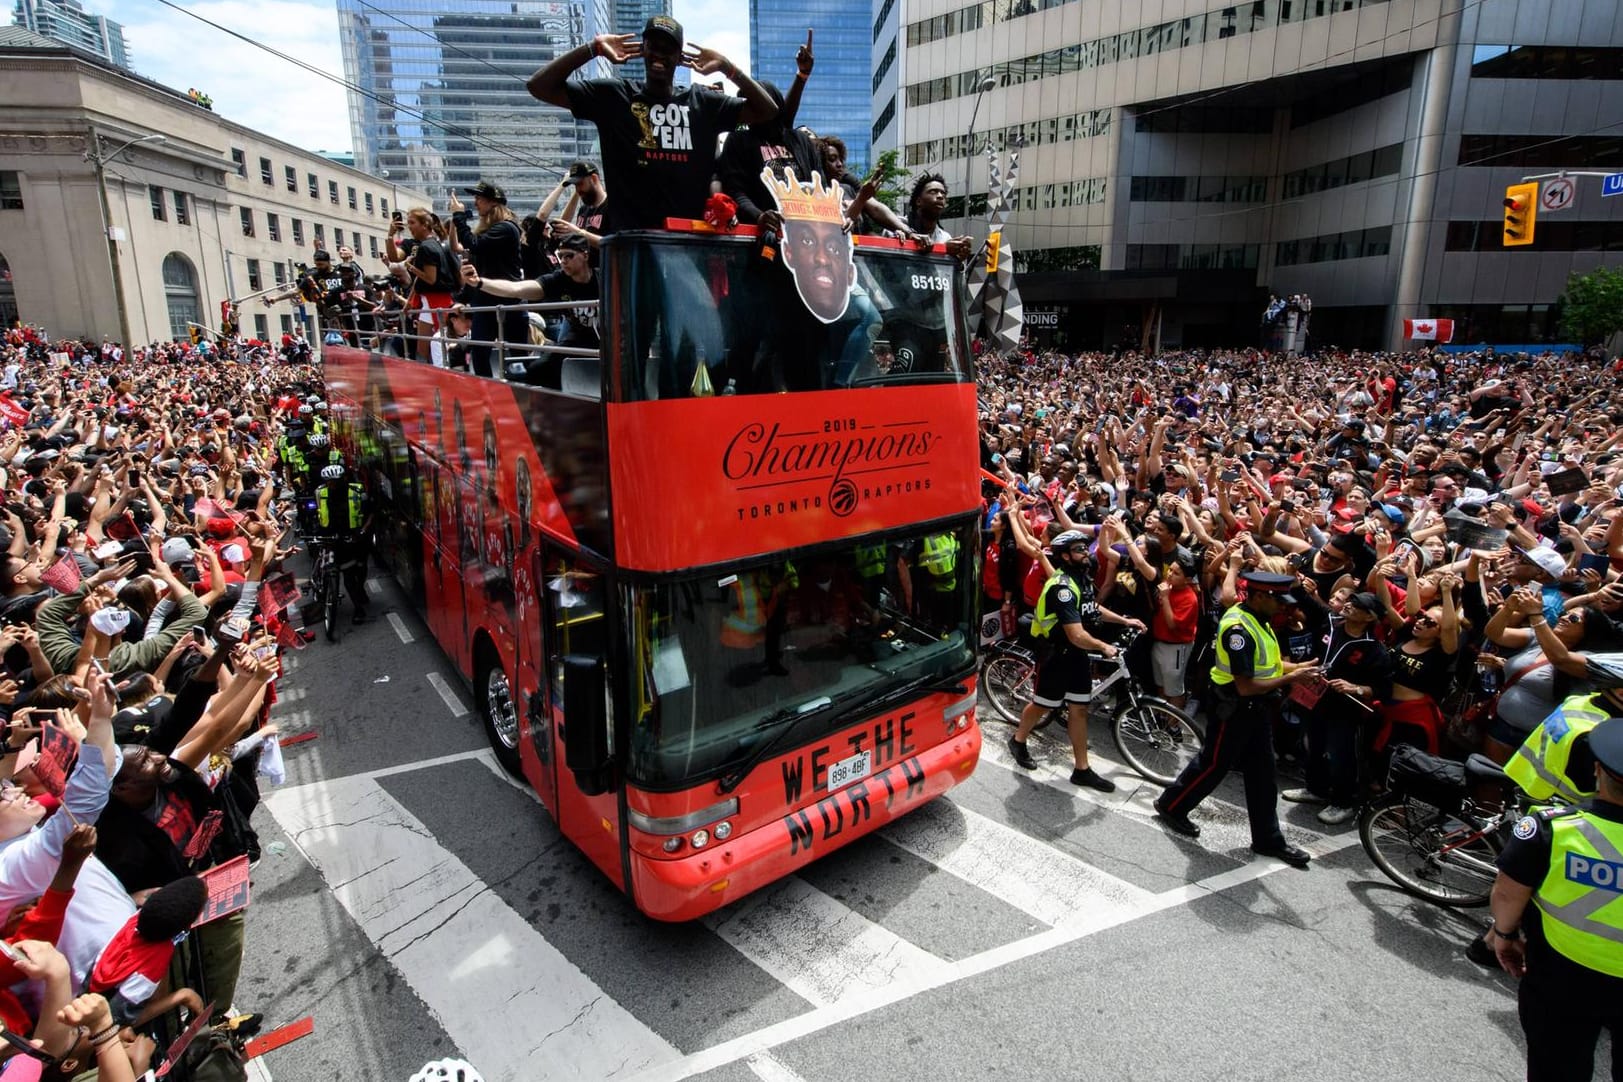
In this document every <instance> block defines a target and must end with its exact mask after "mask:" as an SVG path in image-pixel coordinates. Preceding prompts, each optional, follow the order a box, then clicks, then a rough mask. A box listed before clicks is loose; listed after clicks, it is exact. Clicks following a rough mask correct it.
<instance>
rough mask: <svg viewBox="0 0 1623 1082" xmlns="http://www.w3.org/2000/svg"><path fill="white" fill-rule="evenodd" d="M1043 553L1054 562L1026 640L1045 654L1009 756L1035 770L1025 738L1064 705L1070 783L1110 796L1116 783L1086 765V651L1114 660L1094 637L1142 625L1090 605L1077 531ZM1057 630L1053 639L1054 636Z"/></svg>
mask: <svg viewBox="0 0 1623 1082" xmlns="http://www.w3.org/2000/svg"><path fill="white" fill-rule="evenodd" d="M1048 551H1049V553H1050V554H1051V555H1052V556H1053V558H1054V561H1055V563H1054V564H1052V565H1050V566H1049V570H1050V572H1051V573H1050V574H1049V576H1048V581H1047V582H1045V583H1044V584H1043V592H1042V594H1041V596H1039V597H1038V598H1037V610H1036V613H1035V615H1034V617H1033V619H1032V623H1031V636H1032V638H1033V639H1035V640H1036V641H1037V643H1038V646H1039V649H1041V650H1042V651H1043V654H1044V656H1043V657H1042V659H1041V660H1040V661H1039V662H1038V664H1037V676H1036V679H1035V680H1034V681H1033V683H1032V696H1031V702H1030V703H1028V704H1027V705H1026V708H1025V710H1024V711H1022V712H1021V714H1020V726H1019V728H1018V729H1016V730H1015V734H1014V736H1012V737H1010V738H1009V753H1010V754H1011V755H1013V756H1014V761H1015V762H1016V763H1019V764H1020V765H1021V766H1022V767H1024V768H1025V769H1027V770H1035V769H1037V760H1036V759H1034V758H1032V755H1031V751H1030V749H1028V748H1027V747H1026V738H1027V737H1029V736H1030V735H1031V731H1032V730H1033V729H1035V728H1036V727H1037V726H1038V724H1039V723H1040V722H1041V721H1042V720H1043V718H1044V717H1046V716H1047V715H1048V712H1049V711H1050V710H1053V709H1056V708H1057V707H1060V706H1064V707H1065V716H1066V722H1067V729H1068V730H1069V733H1070V737H1071V754H1072V755H1073V756H1074V758H1075V761H1076V766H1075V768H1074V769H1073V770H1072V771H1071V784H1072V785H1082V786H1086V787H1087V788H1089V789H1097V790H1099V791H1100V792H1102V793H1111V792H1115V789H1116V783H1115V782H1113V781H1111V780H1110V779H1109V778H1106V777H1104V776H1103V775H1101V774H1099V773H1098V772H1097V771H1096V770H1094V769H1093V767H1092V766H1090V765H1089V764H1088V699H1089V698H1090V697H1091V695H1092V692H1093V660H1092V659H1091V658H1090V657H1088V651H1090V650H1092V651H1095V652H1097V653H1100V654H1103V655H1104V656H1105V657H1107V658H1113V657H1115V656H1116V648H1115V647H1114V646H1112V645H1111V644H1110V643H1108V642H1105V641H1104V640H1102V639H1100V638H1098V637H1096V635H1095V634H1094V632H1096V631H1098V630H1100V628H1101V626H1102V625H1103V624H1105V623H1107V622H1108V623H1117V624H1123V625H1126V626H1128V627H1136V628H1138V629H1140V630H1143V627H1144V624H1143V622H1142V621H1139V620H1131V619H1128V618H1127V617H1124V616H1120V615H1118V614H1116V613H1113V612H1111V611H1109V610H1108V609H1103V608H1100V607H1099V605H1098V603H1097V602H1095V601H1094V599H1093V580H1092V577H1091V575H1090V574H1089V565H1090V564H1091V562H1092V561H1091V558H1090V557H1089V555H1088V539H1087V537H1086V536H1085V535H1084V534H1083V533H1082V531H1080V530H1067V531H1065V532H1064V533H1062V534H1060V535H1059V536H1058V537H1056V538H1054V540H1053V541H1051V542H1049V545H1048ZM1044 563H1045V564H1048V561H1046V560H1045V561H1044ZM1056 629H1057V630H1058V631H1059V634H1058V635H1055V634H1054V632H1055V630H1056Z"/></svg>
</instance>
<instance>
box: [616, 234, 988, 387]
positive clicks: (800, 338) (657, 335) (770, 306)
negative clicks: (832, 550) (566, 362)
mask: <svg viewBox="0 0 1623 1082" xmlns="http://www.w3.org/2000/svg"><path fill="white" fill-rule="evenodd" d="M609 248H610V250H611V252H610V258H611V259H612V260H614V261H615V273H616V275H617V281H618V283H619V288H620V289H621V290H622V296H623V297H624V298H625V301H626V303H623V304H621V305H619V306H618V311H619V319H620V326H619V345H618V354H619V357H620V362H619V363H620V364H621V366H622V372H621V374H620V380H619V386H620V391H619V393H620V396H621V397H622V398H623V399H626V400H630V401H640V400H648V399H657V398H685V397H694V396H702V395H709V394H728V393H731V394H777V393H781V392H785V391H816V390H832V389H837V388H845V387H861V386H872V385H878V384H906V383H935V382H967V381H969V380H970V379H971V378H972V377H971V374H970V363H969V357H968V347H967V341H968V340H967V336H966V334H965V329H964V314H963V309H962V304H961V301H960V297H961V293H962V290H961V288H959V285H958V283H957V279H956V278H955V274H956V267H955V266H954V264H953V263H952V262H951V261H950V260H949V259H947V258H945V257H943V256H933V255H930V254H928V253H925V252H919V251H916V250H906V249H904V250H890V249H866V248H859V249H857V251H856V256H855V259H856V280H855V285H854V286H853V288H852V290H851V293H850V297H849V300H848V303H847V304H846V308H845V311H844V313H843V314H842V315H841V316H840V317H839V318H838V319H836V320H834V321H833V322H832V323H823V322H821V321H820V320H819V319H818V318H817V317H816V316H814V315H813V314H812V313H811V312H810V311H809V310H808V309H807V308H806V305H805V304H804V303H803V302H802V301H801V299H800V296H799V294H797V293H796V291H795V286H794V283H793V281H792V280H791V279H790V277H789V275H788V274H787V273H786V272H782V271H781V270H778V269H775V268H771V267H763V266H762V265H761V263H760V261H759V260H758V259H757V258H756V256H755V247H754V243H753V241H751V240H749V239H747V238H737V239H732V240H725V241H721V242H718V241H717V240H716V239H715V238H704V239H703V240H702V242H701V241H700V240H699V239H698V238H683V237H672V238H650V237H636V236H631V237H621V238H615V240H614V241H613V242H611V243H610V245H609Z"/></svg>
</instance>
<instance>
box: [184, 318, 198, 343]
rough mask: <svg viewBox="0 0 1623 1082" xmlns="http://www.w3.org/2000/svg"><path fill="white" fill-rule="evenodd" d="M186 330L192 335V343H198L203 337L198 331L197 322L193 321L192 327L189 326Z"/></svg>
mask: <svg viewBox="0 0 1623 1082" xmlns="http://www.w3.org/2000/svg"><path fill="white" fill-rule="evenodd" d="M186 330H187V331H188V332H189V333H190V335H191V339H192V345H194V346H195V345H197V340H198V339H199V338H201V337H202V335H200V334H198V333H197V324H195V323H193V324H192V325H191V326H190V327H187V328H186Z"/></svg>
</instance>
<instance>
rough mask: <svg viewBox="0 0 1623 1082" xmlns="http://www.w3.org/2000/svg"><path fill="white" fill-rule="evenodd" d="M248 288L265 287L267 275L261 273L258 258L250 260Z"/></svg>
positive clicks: (256, 289)
mask: <svg viewBox="0 0 1623 1082" xmlns="http://www.w3.org/2000/svg"><path fill="white" fill-rule="evenodd" d="M248 288H249V289H251V290H255V291H258V290H261V289H264V288H265V276H264V275H263V274H261V273H260V270H259V260H257V259H250V260H249V261H248Z"/></svg>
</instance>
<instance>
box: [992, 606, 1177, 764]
mask: <svg viewBox="0 0 1623 1082" xmlns="http://www.w3.org/2000/svg"><path fill="white" fill-rule="evenodd" d="M1141 634H1142V632H1140V631H1136V630H1128V631H1127V632H1125V633H1124V634H1123V635H1122V637H1121V641H1120V642H1118V643H1116V656H1115V657H1114V658H1107V657H1105V656H1104V655H1103V654H1094V653H1090V654H1089V655H1088V658H1089V659H1090V661H1091V662H1092V663H1093V666H1094V682H1093V692H1092V694H1091V696H1090V698H1089V700H1088V716H1089V719H1090V720H1091V719H1092V718H1095V717H1104V718H1107V719H1108V720H1109V722H1110V735H1111V737H1112V738H1113V739H1114V740H1115V743H1116V750H1117V751H1119V752H1120V753H1121V757H1122V758H1123V759H1124V760H1126V762H1127V765H1128V766H1131V767H1132V768H1133V769H1134V770H1136V771H1137V772H1138V773H1139V774H1141V775H1143V776H1144V777H1145V778H1148V779H1149V780H1150V781H1153V782H1155V783H1156V784H1158V785H1171V784H1172V782H1173V781H1174V780H1175V779H1176V778H1177V777H1178V775H1179V774H1180V773H1181V772H1182V771H1183V768H1184V767H1185V766H1187V765H1188V764H1189V762H1190V761H1191V760H1192V759H1194V757H1195V754H1196V753H1197V752H1199V751H1200V745H1201V742H1202V741H1203V740H1205V738H1206V730H1205V728H1204V727H1203V726H1202V725H1201V723H1200V722H1198V721H1196V720H1195V719H1194V718H1192V717H1190V716H1189V715H1188V714H1186V713H1184V712H1183V711H1182V710H1180V709H1178V708H1177V707H1176V706H1173V705H1172V704H1171V703H1169V702H1167V701H1166V700H1165V699H1163V698H1160V697H1159V696H1156V695H1150V694H1148V693H1146V692H1144V691H1143V690H1141V689H1140V688H1139V686H1138V681H1136V680H1134V679H1133V677H1132V674H1131V673H1129V672H1128V671H1127V650H1128V648H1129V647H1130V646H1132V644H1133V641H1134V640H1135V639H1137V638H1138V636H1139V635H1141ZM1101 669H1105V670H1107V674H1106V675H1103V677H1102V678H1101V674H1100V670H1101ZM1036 676H1037V657H1036V655H1035V654H1033V653H1032V651H1031V650H1030V649H1029V648H1028V647H1026V646H1024V645H1021V644H1020V643H1017V642H1013V641H1010V640H1004V641H1002V642H998V643H995V644H993V645H992V646H990V647H988V648H987V658H986V662H985V663H984V664H983V665H982V667H981V689H982V690H983V691H984V692H985V693H986V697H987V698H988V699H990V700H991V702H992V706H993V708H994V709H996V710H997V712H998V713H999V714H1000V715H1002V716H1003V719H1004V720H1005V721H1008V722H1010V723H1012V724H1015V725H1018V724H1019V723H1020V713H1021V711H1022V710H1024V709H1025V707H1026V704H1027V703H1029V702H1031V695H1032V682H1033V680H1035V679H1036ZM1056 719H1057V720H1058V721H1059V722H1060V724H1061V725H1062V726H1063V725H1064V724H1065V708H1064V707H1056V708H1054V709H1053V710H1050V711H1049V712H1048V716H1047V717H1045V718H1044V719H1043V721H1042V723H1041V725H1039V726H1038V727H1039V728H1041V727H1043V726H1046V725H1048V724H1050V723H1051V722H1053V721H1055V720H1056Z"/></svg>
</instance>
